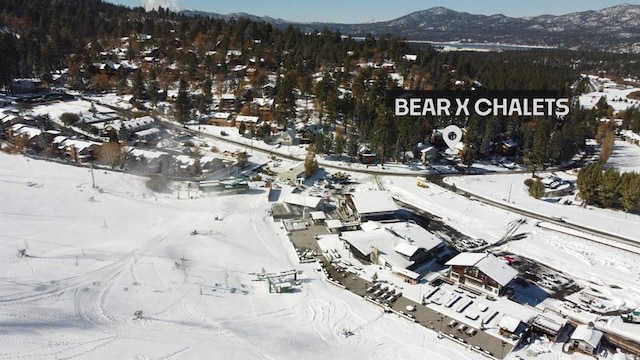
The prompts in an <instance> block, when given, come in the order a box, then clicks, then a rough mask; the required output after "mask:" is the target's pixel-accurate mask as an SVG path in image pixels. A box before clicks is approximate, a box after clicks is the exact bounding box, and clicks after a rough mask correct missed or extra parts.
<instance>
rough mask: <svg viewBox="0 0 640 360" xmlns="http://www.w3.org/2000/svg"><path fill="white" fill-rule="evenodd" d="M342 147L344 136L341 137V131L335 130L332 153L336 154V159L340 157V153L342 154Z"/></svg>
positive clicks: (343, 145)
mask: <svg viewBox="0 0 640 360" xmlns="http://www.w3.org/2000/svg"><path fill="white" fill-rule="evenodd" d="M344 147H345V142H344V136H343V135H342V129H337V130H336V136H335V140H334V142H333V153H334V154H336V155H337V156H338V157H341V156H342V153H343V152H344Z"/></svg>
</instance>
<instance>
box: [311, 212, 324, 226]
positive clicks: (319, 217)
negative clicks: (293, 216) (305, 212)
mask: <svg viewBox="0 0 640 360" xmlns="http://www.w3.org/2000/svg"><path fill="white" fill-rule="evenodd" d="M309 215H311V220H313V223H314V224H322V223H323V222H324V221H325V220H326V219H327V216H326V215H325V213H324V211H312V212H310V213H309Z"/></svg>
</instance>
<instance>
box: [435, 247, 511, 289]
mask: <svg viewBox="0 0 640 360" xmlns="http://www.w3.org/2000/svg"><path fill="white" fill-rule="evenodd" d="M445 265H449V266H474V267H476V268H477V269H478V270H480V271H482V272H483V273H484V274H485V275H487V276H488V277H490V278H492V279H493V280H494V281H495V282H497V283H498V284H500V285H502V286H505V285H507V284H508V283H509V282H510V281H511V280H513V278H515V277H516V275H518V272H517V271H516V270H515V269H513V268H512V267H510V266H509V265H507V264H505V263H504V262H503V261H502V260H500V259H498V258H497V257H496V256H495V255H493V254H491V253H461V254H458V255H457V256H456V257H454V258H453V259H451V260H449V261H447V263H446V264H445Z"/></svg>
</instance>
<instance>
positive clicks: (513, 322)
mask: <svg viewBox="0 0 640 360" xmlns="http://www.w3.org/2000/svg"><path fill="white" fill-rule="evenodd" d="M518 326H520V320H519V319H516V318H514V317H512V316H509V315H504V316H503V317H502V319H500V322H499V323H498V327H500V328H501V329H504V330H506V331H508V332H510V333H512V334H515V332H516V330H517V329H518Z"/></svg>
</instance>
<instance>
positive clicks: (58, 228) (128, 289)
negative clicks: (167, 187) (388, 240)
mask: <svg viewBox="0 0 640 360" xmlns="http://www.w3.org/2000/svg"><path fill="white" fill-rule="evenodd" d="M0 163H1V164H2V170H0V183H2V185H1V186H0V196H1V198H2V199H3V202H2V204H3V205H2V207H1V210H0V229H1V231H0V263H1V264H2V269H3V271H2V273H1V274H0V281H1V282H2V286H0V357H1V358H3V359H18V358H20V359H25V358H29V359H51V358H57V359H68V358H82V359H105V358H114V359H197V358H201V359H205V358H206V359H211V358H219V359H332V358H333V359H347V358H351V359H363V358H370V359H389V358H402V359H424V358H429V359H481V358H482V357H481V356H480V355H478V354H475V353H472V352H469V351H467V350H466V349H464V348H463V347H461V346H458V345H454V344H452V343H451V342H449V341H447V340H438V339H437V337H436V334H435V333H434V332H432V331H430V330H427V329H425V328H423V327H419V326H417V325H413V324H410V323H408V322H407V321H405V320H403V319H400V318H398V317H397V316H395V315H383V316H381V311H380V309H379V308H377V307H376V306H373V305H371V304H368V303H367V302H365V301H363V300H362V299H361V298H359V297H356V296H354V295H353V294H351V293H349V292H347V291H344V290H342V289H339V288H337V287H334V286H332V285H329V284H327V283H326V282H324V281H323V280H321V279H320V277H319V275H318V274H319V273H317V272H315V271H313V265H298V264H297V262H295V261H293V260H292V259H295V254H294V253H293V250H292V248H291V246H290V245H289V243H288V240H286V238H285V237H284V236H283V235H284V234H283V233H282V230H281V229H280V227H279V225H274V224H273V223H272V221H271V220H270V218H269V217H268V216H267V210H268V209H269V204H268V203H267V199H266V194H264V193H261V192H260V191H258V190H255V191H252V192H251V193H248V194H243V195H231V196H224V197H206V198H197V199H191V200H186V199H184V197H183V199H177V198H176V194H161V195H156V194H153V193H151V192H149V191H148V190H147V189H146V188H145V186H144V179H143V178H138V177H134V176H129V175H124V174H119V173H111V172H109V173H105V172H102V171H96V174H95V176H96V184H97V186H98V187H99V189H100V190H98V189H93V188H92V187H91V177H90V174H89V172H88V170H87V169H84V168H75V167H70V166H63V165H58V164H54V163H48V162H42V161H33V160H31V161H30V160H28V159H26V158H24V157H21V156H9V155H5V154H0ZM215 216H219V217H221V218H222V221H214V220H213V218H214V217H215ZM194 229H195V230H197V231H198V232H199V235H195V236H192V235H190V232H191V231H192V230H194ZM19 250H24V253H26V254H27V255H28V256H27V257H19V256H18V252H19ZM182 259H185V260H182ZM262 268H264V269H265V270H266V271H267V272H279V271H285V270H289V269H297V270H302V271H303V274H302V275H301V276H300V278H301V279H302V280H301V281H302V284H301V287H300V288H299V289H298V291H297V292H294V293H291V294H271V293H269V292H268V291H267V288H266V284H265V283H264V282H258V281H254V280H255V276H254V275H252V274H251V273H254V272H260V271H262ZM137 310H141V311H142V312H143V317H142V319H135V318H134V312H136V311H137ZM345 328H346V329H351V330H355V331H354V335H353V336H349V337H347V338H345V337H343V336H342V335H340V332H341V331H342V330H343V329H345ZM356 329H357V330H356Z"/></svg>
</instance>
